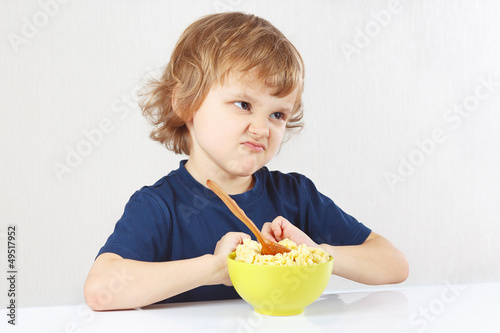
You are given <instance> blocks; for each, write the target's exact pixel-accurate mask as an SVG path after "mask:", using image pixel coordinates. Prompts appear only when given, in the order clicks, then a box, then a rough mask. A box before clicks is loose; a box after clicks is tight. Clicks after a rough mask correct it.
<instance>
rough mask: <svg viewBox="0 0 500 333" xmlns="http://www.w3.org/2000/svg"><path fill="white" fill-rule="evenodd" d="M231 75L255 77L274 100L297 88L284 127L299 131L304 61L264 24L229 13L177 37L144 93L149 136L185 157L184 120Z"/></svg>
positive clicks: (187, 137)
mask: <svg viewBox="0 0 500 333" xmlns="http://www.w3.org/2000/svg"><path fill="white" fill-rule="evenodd" d="M230 71H232V72H233V73H234V72H236V73H242V74H245V73H249V72H250V71H251V74H252V77H253V78H255V79H258V80H262V82H263V83H264V84H266V85H267V86H268V87H270V88H272V89H274V95H275V96H278V97H284V96H287V95H288V94H290V93H292V92H293V91H295V90H297V91H298V94H297V100H296V102H295V106H294V110H293V113H292V116H291V117H290V118H289V119H288V121H287V124H286V128H287V129H288V130H290V129H301V128H302V126H303V124H302V114H303V112H302V102H301V97H302V91H303V85H304V63H303V61H302V58H301V56H300V54H299V52H298V51H297V49H296V48H295V47H294V46H293V45H292V43H290V42H289V41H288V39H287V38H286V37H285V36H284V35H283V34H282V33H281V32H280V31H279V30H278V29H276V28H275V27H274V26H273V25H272V24H271V23H270V22H268V21H267V20H264V19H262V18H260V17H257V16H255V15H251V14H244V13H239V12H231V13H221V14H212V15H208V16H205V17H202V18H201V19H199V20H198V21H196V22H194V23H192V24H191V25H190V26H189V27H188V28H187V29H186V30H185V31H184V32H183V34H182V35H181V37H180V38H179V41H178V42H177V44H176V46H175V48H174V50H173V52H172V55H171V57H170V61H169V63H168V64H167V66H166V68H165V70H164V71H163V74H162V76H161V78H160V79H156V80H151V81H150V82H148V84H147V85H146V86H145V88H144V89H143V91H142V93H141V96H142V100H141V109H142V114H143V115H144V116H145V117H146V119H147V120H148V121H149V122H150V123H151V124H152V125H153V126H154V129H153V130H152V132H151V134H150V137H151V138H152V139H153V140H155V141H158V142H160V143H162V144H163V145H165V147H167V149H169V150H172V151H173V152H175V153H176V154H182V153H184V154H186V155H189V147H190V135H189V132H188V129H187V127H186V121H189V119H191V117H192V116H193V114H194V112H195V111H196V110H197V109H198V108H199V107H200V106H201V104H202V103H203V101H204V99H205V97H206V95H207V94H208V92H209V90H210V88H211V87H212V86H213V85H214V84H217V83H220V84H222V83H223V82H224V79H225V78H226V77H227V76H228V74H229V72H230ZM173 101H175V105H173Z"/></svg>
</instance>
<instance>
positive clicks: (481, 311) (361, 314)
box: [0, 282, 500, 333]
mask: <svg viewBox="0 0 500 333" xmlns="http://www.w3.org/2000/svg"><path fill="white" fill-rule="evenodd" d="M499 317H500V282H498V283H482V284H468V285H454V284H452V283H449V284H446V285H439V286H429V287H415V288H401V287H399V288H398V287H391V289H388V288H387V287H381V288H380V289H378V290H370V291H355V292H354V291H349V292H334V293H331V292H330V293H325V294H323V295H322V296H321V297H320V298H319V299H318V300H317V301H316V302H314V303H313V304H311V305H310V306H308V307H307V308H306V310H305V312H304V313H303V314H301V315H298V316H292V317H270V316H263V315H260V314H257V313H255V312H254V311H253V309H252V308H251V307H250V305H248V304H247V303H246V302H244V301H243V300H230V301H215V302H197V303H182V304H169V305H157V306H150V307H146V308H143V309H138V310H129V311H110V312H93V311H92V310H90V309H89V308H88V307H87V306H86V305H85V304H80V305H70V306H54V307H33V308H22V307H21V308H19V309H17V325H16V327H15V328H13V327H12V326H11V325H8V324H7V316H6V311H5V309H4V310H3V315H2V323H1V325H0V327H2V329H1V330H0V331H1V332H30V333H31V332H54V333H62V332H106V333H108V332H214V333H215V332H217V333H220V332H307V333H315V332H384V333H387V332H395V333H404V332H407V333H410V332H444V333H447V332H453V333H454V332H477V333H483V332H495V333H498V332H500V318H499ZM4 328H5V329H4Z"/></svg>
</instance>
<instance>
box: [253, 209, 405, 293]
mask: <svg viewBox="0 0 500 333" xmlns="http://www.w3.org/2000/svg"><path fill="white" fill-rule="evenodd" d="M262 232H263V233H264V235H265V237H267V238H269V239H271V240H276V241H280V240H282V239H285V238H288V239H290V240H292V241H294V242H295V243H297V244H306V245H307V246H311V247H321V248H323V249H324V250H325V251H327V252H328V253H329V254H330V255H331V256H333V258H334V260H335V261H334V264H333V271H332V274H335V275H338V276H342V277H344V278H347V279H350V280H353V281H356V282H360V283H364V284H388V283H400V282H403V281H404V280H406V278H407V277H408V270H409V268H408V261H407V260H406V257H405V255H404V254H403V253H402V252H401V251H399V250H398V249H397V248H396V247H394V245H392V244H391V243H390V242H389V241H388V240H387V239H385V238H384V237H382V236H380V235H378V234H376V233H374V232H372V233H370V235H369V236H368V238H367V239H366V240H365V241H364V243H363V244H361V245H349V246H332V245H329V244H321V245H318V244H316V243H315V242H313V241H312V240H311V238H309V236H307V235H306V234H305V233H304V232H303V231H302V230H300V229H299V228H297V227H296V226H294V225H293V224H291V223H290V222H289V221H288V220H286V219H285V218H283V217H281V216H279V217H277V218H276V219H274V221H273V222H271V223H269V222H268V223H265V224H264V226H263V227H262Z"/></svg>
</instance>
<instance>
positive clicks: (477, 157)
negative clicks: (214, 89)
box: [0, 0, 500, 306]
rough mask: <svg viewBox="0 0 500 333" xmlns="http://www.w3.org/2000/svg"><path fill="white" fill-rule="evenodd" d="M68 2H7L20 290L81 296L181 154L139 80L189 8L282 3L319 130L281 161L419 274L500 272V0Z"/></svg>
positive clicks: (341, 283)
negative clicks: (106, 247)
mask: <svg viewBox="0 0 500 333" xmlns="http://www.w3.org/2000/svg"><path fill="white" fill-rule="evenodd" d="M64 2H67V3H66V4H63V1H60V3H61V4H60V5H59V7H58V8H56V7H54V6H53V5H51V6H44V5H43V4H45V3H47V4H54V3H57V1H55V0H42V1H15V2H14V1H9V2H7V1H2V2H1V3H0V13H1V14H0V22H1V23H0V29H1V31H0V36H1V38H0V53H1V56H0V71H1V83H0V84H1V86H0V101H1V125H0V126H1V127H0V129H1V135H2V137H1V138H2V139H1V143H0V145H1V155H0V156H1V157H0V158H1V164H0V177H1V178H0V180H1V184H0V195H1V200H0V217H1V227H0V235H1V241H2V245H1V246H0V249H1V251H2V255H1V258H2V260H1V267H2V272H5V269H6V265H5V262H6V259H4V258H5V252H6V246H5V244H4V243H5V241H6V231H7V227H6V225H7V224H17V226H18V251H19V253H18V262H19V280H18V291H19V298H18V305H19V306H34V305H53V304H78V303H82V302H83V296H82V286H83V282H84V280H85V277H86V274H87V272H88V270H89V268H90V266H91V264H92V261H93V258H94V256H95V255H96V253H97V251H98V249H99V248H100V246H102V244H103V243H104V241H105V240H106V238H107V237H108V235H109V234H110V233H111V231H112V229H113V226H114V223H115V222H116V220H117V219H118V218H119V217H120V216H121V213H122V211H123V207H124V205H125V203H126V202H127V200H128V198H129V197H130V195H131V194H132V193H133V192H134V191H135V190H136V189H138V188H140V187H141V186H142V185H146V184H151V183H153V182H154V181H155V180H157V179H158V178H160V177H161V176H162V175H164V174H166V173H168V172H169V171H170V170H172V169H174V168H176V167H177V165H178V161H179V160H180V159H181V157H179V156H176V155H174V154H172V153H170V152H168V151H166V150H165V149H163V148H162V147H161V146H160V145H158V144H156V143H154V142H152V141H151V140H149V139H148V136H147V135H148V125H147V123H146V121H145V120H144V119H143V118H142V116H141V115H140V111H139V109H138V107H137V105H136V103H135V102H136V97H135V91H136V89H137V87H139V86H140V81H141V80H142V78H143V77H144V75H145V73H146V72H147V71H149V70H151V69H155V68H159V67H161V66H163V65H165V64H166V61H167V59H168V57H169V54H170V52H171V49H172V47H173V45H174V43H175V42H176V40H177V38H178V36H179V35H180V33H181V32H182V30H183V29H184V28H185V27H186V26H187V25H188V24H189V23H191V22H192V21H194V20H195V19H196V18H198V17H200V16H202V15H204V14H208V13H212V12H215V11H217V10H225V9H229V8H233V9H235V10H242V11H246V12H251V13H255V14H258V15H261V16H263V17H265V18H267V19H269V20H270V21H271V22H273V23H274V24H275V25H276V26H277V27H278V28H279V29H281V30H282V31H283V32H284V33H285V34H286V35H287V36H288V37H289V39H290V40H291V41H292V42H293V43H294V44H295V45H296V47H297V48H298V49H299V50H300V51H301V53H302V55H303V57H304V60H305V62H306V70H307V78H306V92H305V95H304V101H305V108H306V109H305V110H306V111H305V112H306V116H305V121H306V128H305V129H304V131H303V132H302V133H301V134H300V135H299V136H296V137H294V138H293V139H292V140H290V141H289V142H287V143H286V144H285V145H284V146H283V148H282V151H281V152H280V154H279V155H278V156H277V157H276V159H275V160H274V161H272V163H271V164H270V167H271V168H278V169H281V170H283V171H299V172H302V173H304V174H306V175H308V176H309V177H310V178H312V179H313V180H314V181H315V182H316V184H317V186H318V187H319V189H320V190H322V191H323V192H324V193H326V194H328V195H330V196H331V197H332V198H333V199H334V200H335V201H336V202H337V203H338V204H339V205H340V206H341V207H342V208H344V210H346V211H347V212H349V213H351V214H352V215H354V216H355V217H357V218H358V219H359V220H361V221H363V222H364V223H365V224H366V225H368V226H369V227H371V228H373V230H374V231H376V232H379V233H381V234H383V235H385V236H387V237H388V238H389V239H390V240H392V241H393V242H394V243H395V244H396V245H397V246H398V247H400V248H401V249H402V250H403V251H404V252H405V253H406V255H407V256H408V258H409V260H410V263H411V275H410V277H409V279H408V280H407V282H405V283H404V285H408V286H412V285H422V284H440V283H446V282H447V281H448V280H449V281H452V282H455V281H458V282H481V281H494V280H495V281H498V280H499V278H500V265H499V260H498V257H497V255H498V253H500V246H499V242H498V236H499V234H500V232H499V231H500V224H499V223H498V216H499V215H500V205H499V202H498V201H499V200H498V199H499V195H500V190H499V189H500V175H499V171H498V170H500V149H498V148H499V141H500V131H498V129H497V127H498V125H499V121H500V113H499V112H498V111H499V106H500V85H499V82H500V46H499V43H498V33H499V31H500V20H499V16H498V13H499V12H500V5H499V3H498V2H495V1H474V2H473V1H466V0H460V1H452V0H448V1H411V2H408V1H401V2H400V3H398V2H395V4H394V3H393V4H391V2H390V1H348V0H344V1H307V2H306V1H284V0H283V1H263V0H261V1H249V0H208V1H97V0H93V1H64ZM391 11H392V13H391ZM376 13H378V14H376ZM388 13H389V14H390V15H389V14H388ZM349 52H351V53H349ZM485 81H490V82H491V83H490V84H487V85H485V83H484V82H485ZM455 106H458V107H461V108H462V110H463V111H462V114H460V113H454V111H453V108H454V107H455ZM468 110H470V111H468ZM99 128H100V130H101V131H106V133H104V134H103V135H102V138H100V137H99V136H95V138H94V140H97V141H96V143H95V144H91V145H90V146H88V142H89V139H87V138H86V135H85V131H87V132H90V133H94V135H96V134H95V132H96V130H97V129H99ZM431 140H432V141H433V142H431ZM419 144H420V145H422V144H423V148H419ZM78 149H80V151H81V150H83V151H86V152H87V153H88V154H87V156H83V157H81V160H78V159H75V156H73V157H72V158H70V157H68V156H69V155H71V154H70V153H69V151H70V150H78ZM419 149H420V150H419ZM422 149H423V150H425V152H422ZM68 158H69V160H67V159H68ZM403 160H407V161H408V160H410V161H411V162H402V161H403ZM58 163H59V167H61V165H65V166H66V167H67V168H68V169H66V171H68V170H70V171H71V172H67V173H62V174H58V172H56V171H55V169H54V165H57V164H58ZM406 163H413V165H415V166H412V165H409V164H406ZM68 164H70V165H68ZM389 173H391V177H392V179H393V182H392V183H391V182H389V181H388V180H387V179H386V177H387V175H388V174H389ZM2 276H3V275H2ZM0 281H1V282H0V287H1V289H0V294H1V295H5V294H6V292H5V290H6V289H5V288H6V280H5V279H3V278H2V279H0ZM329 288H331V289H334V290H335V289H356V288H365V287H364V286H362V285H359V284H355V283H351V282H349V281H346V280H343V279H341V278H336V277H334V278H333V279H332V282H331V284H330V286H329ZM0 299H1V302H2V303H3V302H4V301H5V299H6V297H4V296H2V297H1V298H0Z"/></svg>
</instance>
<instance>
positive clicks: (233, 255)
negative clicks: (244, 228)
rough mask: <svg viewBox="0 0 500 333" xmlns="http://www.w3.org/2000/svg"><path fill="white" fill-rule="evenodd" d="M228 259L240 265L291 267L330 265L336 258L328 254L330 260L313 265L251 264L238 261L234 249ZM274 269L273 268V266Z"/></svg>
mask: <svg viewBox="0 0 500 333" xmlns="http://www.w3.org/2000/svg"><path fill="white" fill-rule="evenodd" d="M227 260H228V261H232V262H234V263H236V264H238V265H249V266H254V267H275V268H282V267H286V268H290V267H318V266H321V265H328V264H329V263H331V262H334V258H333V256H332V255H331V254H329V255H328V260H327V261H325V262H322V263H321V264H312V265H259V264H249V263H247V262H244V261H236V251H233V252H231V253H229V254H228V255H227ZM271 269H273V268H271Z"/></svg>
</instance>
